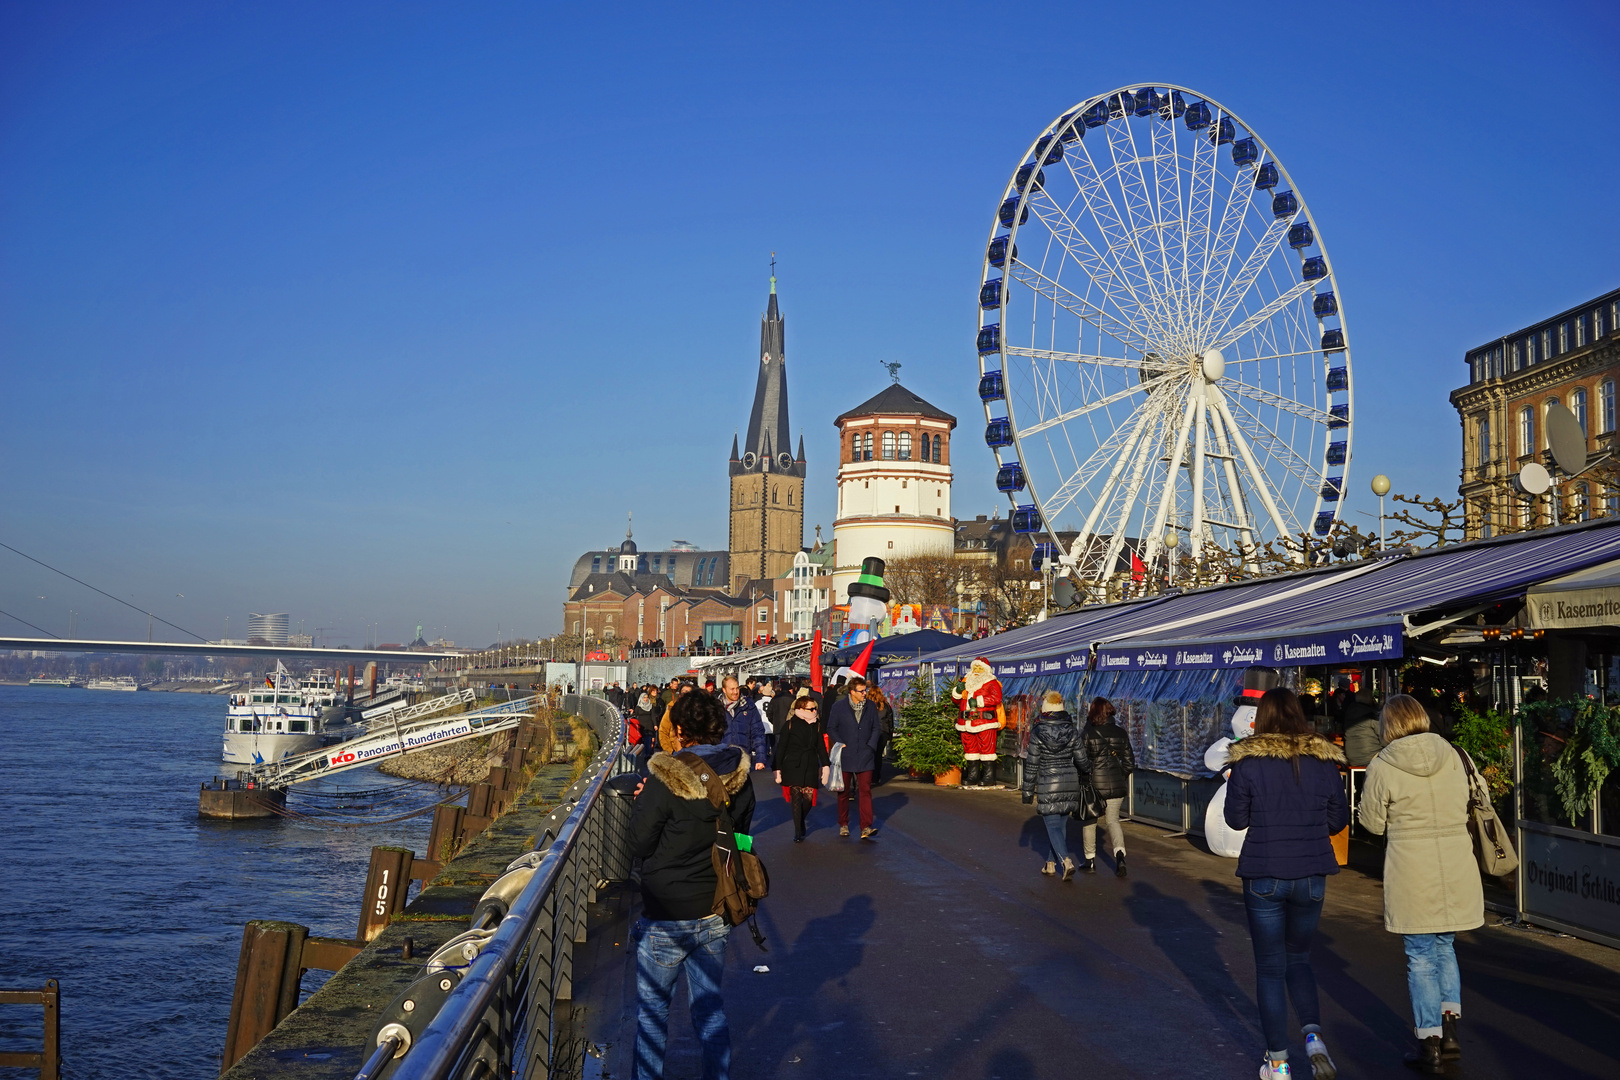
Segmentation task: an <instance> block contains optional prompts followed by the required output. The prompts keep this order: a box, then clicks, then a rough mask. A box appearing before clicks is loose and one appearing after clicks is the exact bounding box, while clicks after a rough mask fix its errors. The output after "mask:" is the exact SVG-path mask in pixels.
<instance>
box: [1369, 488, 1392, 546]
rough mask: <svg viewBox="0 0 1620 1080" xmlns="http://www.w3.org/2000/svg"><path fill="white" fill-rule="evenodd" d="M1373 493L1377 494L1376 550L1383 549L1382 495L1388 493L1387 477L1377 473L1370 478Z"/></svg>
mask: <svg viewBox="0 0 1620 1080" xmlns="http://www.w3.org/2000/svg"><path fill="white" fill-rule="evenodd" d="M1372 490H1373V494H1374V495H1376V496H1378V550H1379V551H1383V550H1384V496H1385V495H1388V494H1389V477H1387V476H1385V475H1384V474H1383V473H1379V474H1378V475H1377V476H1375V477H1373V478H1372Z"/></svg>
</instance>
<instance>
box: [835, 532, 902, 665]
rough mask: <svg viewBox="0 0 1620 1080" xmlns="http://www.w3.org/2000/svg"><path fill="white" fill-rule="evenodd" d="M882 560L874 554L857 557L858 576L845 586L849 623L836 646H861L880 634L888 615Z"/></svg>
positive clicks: (887, 595) (887, 599) (887, 597)
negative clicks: (859, 574) (859, 559)
mask: <svg viewBox="0 0 1620 1080" xmlns="http://www.w3.org/2000/svg"><path fill="white" fill-rule="evenodd" d="M883 569H884V565H883V560H882V559H880V558H878V557H877V556H876V555H872V556H868V557H867V558H865V559H862V560H861V576H860V577H858V578H856V579H855V580H854V581H853V582H851V583H850V586H849V590H848V592H849V622H847V623H846V624H845V627H846V628H845V630H844V636H843V637H841V638H839V639H838V645H839V647H840V648H843V647H846V646H849V645H864V644H866V643H867V642H868V641H872V640H873V639H875V638H876V637H877V636H878V635H879V634H880V633H882V629H883V622H884V620H885V619H886V618H887V617H888V615H889V590H888V589H887V588H886V587H885V586H884V584H883Z"/></svg>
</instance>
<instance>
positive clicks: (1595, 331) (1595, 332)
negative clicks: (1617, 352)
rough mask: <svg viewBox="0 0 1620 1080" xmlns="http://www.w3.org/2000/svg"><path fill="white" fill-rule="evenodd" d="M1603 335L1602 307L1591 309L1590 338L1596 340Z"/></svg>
mask: <svg viewBox="0 0 1620 1080" xmlns="http://www.w3.org/2000/svg"><path fill="white" fill-rule="evenodd" d="M1602 336H1603V309H1602V308H1600V307H1599V308H1593V309H1592V340H1593V341H1596V340H1597V339H1598V338H1600V337H1602Z"/></svg>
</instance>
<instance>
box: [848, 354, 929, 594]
mask: <svg viewBox="0 0 1620 1080" xmlns="http://www.w3.org/2000/svg"><path fill="white" fill-rule="evenodd" d="M833 423H834V424H836V425H837V427H838V441H839V455H838V457H839V466H838V517H837V520H835V521H834V522H833V550H834V554H835V560H834V563H835V564H834V567H833V585H834V589H835V592H836V602H837V603H840V604H842V603H847V602H848V599H849V594H848V592H847V589H848V587H849V585H850V583H851V582H853V581H855V579H856V578H857V577H859V576H860V571H861V562H862V560H864V559H866V558H868V557H869V556H873V555H875V556H877V557H878V558H880V559H893V558H896V557H899V556H903V555H949V554H951V552H952V550H953V548H954V546H955V537H956V532H955V522H954V520H953V519H952V517H951V431H952V429H953V428H955V427H956V417H954V416H952V415H951V414H950V413H948V412H946V411H945V410H943V409H941V408H938V407H937V406H934V405H930V404H929V403H928V402H926V401H924V400H923V399H922V398H920V397H918V396H917V395H916V394H913V393H912V392H911V391H910V390H907V389H906V388H905V387H903V386H901V385H900V384H899V383H898V382H896V383H893V384H891V385H889V386H887V387H884V389H883V392H882V393H880V394H878V395H877V396H876V397H873V398H870V399H868V400H866V401H864V402H862V403H861V404H859V405H857V406H855V408H853V409H850V410H849V411H848V412H846V413H844V414H842V415H841V416H839V417H838V418H837V419H836V420H834V421H833Z"/></svg>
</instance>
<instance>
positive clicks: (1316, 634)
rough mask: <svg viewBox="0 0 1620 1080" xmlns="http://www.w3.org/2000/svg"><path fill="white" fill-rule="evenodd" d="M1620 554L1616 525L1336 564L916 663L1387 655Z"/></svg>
mask: <svg viewBox="0 0 1620 1080" xmlns="http://www.w3.org/2000/svg"><path fill="white" fill-rule="evenodd" d="M1617 557H1620V519H1617V518H1604V519H1600V520H1597V521H1590V522H1584V523H1581V524H1577V525H1566V526H1562V527H1560V528H1556V529H1547V530H1542V531H1539V532H1531V533H1518V534H1515V535H1512V536H1504V537H1498V538H1496V539H1492V540H1477V541H1472V542H1470V543H1466V544H1452V545H1448V546H1446V547H1443V548H1433V549H1429V550H1425V551H1420V552H1416V553H1410V554H1404V555H1399V556H1396V555H1390V556H1387V557H1385V558H1383V559H1380V560H1376V561H1372V562H1362V563H1340V564H1336V565H1333V566H1324V567H1319V568H1317V569H1314V570H1309V571H1302V572H1300V573H1294V574H1286V575H1281V576H1278V577H1273V578H1265V579H1262V580H1259V581H1245V582H1236V583H1233V584H1230V585H1222V586H1216V587H1212V588H1205V589H1199V590H1197V591H1194V592H1189V593H1184V594H1181V595H1179V596H1170V597H1152V598H1148V599H1145V600H1136V601H1129V602H1124V603H1116V604H1107V605H1099V606H1096V607H1088V608H1084V609H1082V610H1081V611H1078V612H1075V613H1074V614H1072V615H1064V616H1058V617H1055V618H1051V619H1048V620H1047V621H1045V622H1043V623H1037V624H1034V625H1032V626H1026V627H1021V628H1019V629H1017V630H1012V631H1008V632H1007V633H1004V634H997V635H995V636H993V637H989V638H985V639H982V640H980V641H976V642H969V643H967V645H965V646H956V647H952V648H949V649H943V650H940V651H939V652H937V653H932V654H929V655H926V656H923V657H922V658H921V661H922V662H931V663H935V664H936V665H941V664H942V665H944V667H945V673H947V674H949V673H950V672H951V671H952V670H954V664H955V663H956V662H959V661H961V660H965V659H971V658H973V657H975V656H983V657H985V658H986V659H987V660H989V661H991V663H992V664H994V665H995V667H996V669H997V673H998V674H999V675H1002V676H1008V675H1012V676H1023V675H1043V674H1056V673H1060V672H1063V671H1073V670H1079V669H1082V668H1086V667H1089V666H1090V665H1091V662H1092V659H1091V654H1092V649H1093V647H1094V646H1095V647H1096V650H1097V661H1096V667H1097V670H1099V671H1105V670H1163V669H1178V668H1227V667H1241V666H1244V665H1247V664H1254V663H1267V664H1327V663H1338V662H1355V661H1363V660H1382V659H1392V658H1395V657H1399V656H1402V655H1404V643H1403V639H1404V638H1406V637H1408V636H1411V635H1412V634H1414V633H1422V632H1424V630H1425V629H1428V628H1437V627H1438V625H1440V624H1441V623H1443V622H1444V621H1445V620H1444V618H1443V616H1444V615H1446V614H1447V613H1450V614H1451V615H1453V616H1454V615H1455V614H1456V613H1457V612H1458V611H1459V610H1462V609H1466V608H1468V607H1469V606H1470V605H1473V606H1479V605H1485V604H1492V603H1496V602H1498V601H1501V600H1504V599H1509V598H1512V597H1517V596H1522V595H1523V594H1524V593H1525V591H1526V590H1527V589H1528V588H1529V587H1530V586H1532V585H1535V584H1536V583H1538V582H1541V581H1546V580H1548V579H1550V578H1554V577H1559V576H1561V575H1563V574H1568V573H1571V572H1573V571H1576V570H1580V569H1583V568H1585V567H1588V566H1593V565H1596V564H1599V563H1602V562H1606V561H1608V560H1610V559H1614V558H1617Z"/></svg>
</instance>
